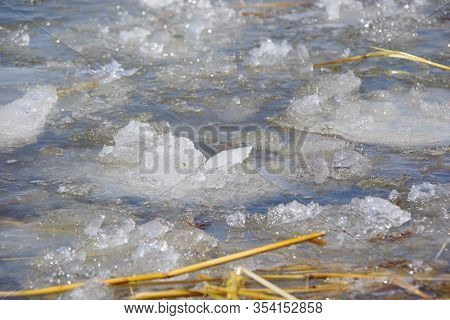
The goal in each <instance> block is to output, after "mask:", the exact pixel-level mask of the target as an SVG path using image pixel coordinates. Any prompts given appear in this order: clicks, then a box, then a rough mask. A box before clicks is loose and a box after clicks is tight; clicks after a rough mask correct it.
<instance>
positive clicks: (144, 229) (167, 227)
mask: <svg viewBox="0 0 450 320" xmlns="http://www.w3.org/2000/svg"><path fill="white" fill-rule="evenodd" d="M173 227H174V225H173V223H171V222H169V221H167V220H166V219H163V218H156V219H153V220H151V221H149V222H147V223H145V224H143V225H140V226H139V227H138V228H136V229H137V230H136V232H135V233H134V234H133V235H132V236H133V240H135V241H136V242H139V241H142V240H149V239H155V238H159V237H161V236H163V235H165V234H166V233H167V232H169V231H171V230H172V229H173Z"/></svg>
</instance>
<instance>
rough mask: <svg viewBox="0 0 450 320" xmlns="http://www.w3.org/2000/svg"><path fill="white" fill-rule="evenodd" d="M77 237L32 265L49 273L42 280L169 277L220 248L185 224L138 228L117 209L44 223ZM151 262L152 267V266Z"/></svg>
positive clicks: (159, 221) (157, 222)
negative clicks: (150, 274) (140, 275)
mask: <svg viewBox="0 0 450 320" xmlns="http://www.w3.org/2000/svg"><path fill="white" fill-rule="evenodd" d="M55 219H56V220H57V223H58V225H59V226H60V227H61V228H62V229H63V230H67V232H71V233H74V234H73V236H75V240H74V242H73V243H72V246H71V247H67V246H65V247H60V248H58V249H56V250H52V251H48V253H47V254H45V255H44V256H43V257H42V258H37V259H36V260H35V261H34V262H33V266H34V268H35V269H37V270H48V269H47V268H49V267H50V266H52V267H51V269H52V270H53V272H51V273H49V272H47V273H45V277H43V279H39V280H38V281H49V282H50V283H53V282H54V281H58V282H65V281H71V282H73V281H77V280H80V278H81V279H84V278H86V277H88V278H97V279H104V278H107V277H110V276H118V275H123V274H133V273H134V274H135V273H143V272H152V271H155V272H167V271H169V270H171V269H174V268H177V267H180V266H182V265H185V264H187V263H189V262H191V263H192V261H195V260H196V259H198V258H199V257H202V256H203V255H204V254H205V253H207V252H208V251H209V250H211V249H213V248H215V247H216V246H217V244H218V241H217V239H215V238H214V237H212V236H210V235H208V234H206V233H205V232H204V231H202V230H199V229H197V228H194V227H189V226H186V225H184V224H183V223H181V222H180V223H178V222H176V223H172V222H170V221H168V220H166V219H163V218H155V219H152V220H150V221H148V222H146V223H144V224H141V225H137V224H136V223H135V222H134V220H133V219H132V218H131V216H130V215H128V214H127V213H124V212H120V211H117V210H115V209H112V210H105V209H101V208H93V209H91V210H89V211H86V210H83V209H81V210H76V214H75V215H74V214H72V212H70V211H69V210H65V211H60V212H58V213H57V214H54V215H53V214H52V215H50V217H49V218H48V219H46V220H45V221H43V222H42V223H41V226H42V227H43V228H46V227H47V226H49V227H51V228H53V227H54V221H55ZM149 261H151V263H150V264H149Z"/></svg>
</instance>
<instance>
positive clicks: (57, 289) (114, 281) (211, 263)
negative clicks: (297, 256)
mask: <svg viewBox="0 0 450 320" xmlns="http://www.w3.org/2000/svg"><path fill="white" fill-rule="evenodd" d="M324 235H325V232H316V233H312V234H308V235H305V236H300V237H295V238H292V239H288V240H284V241H280V242H276V243H272V244H268V245H264V246H261V247H258V248H254V249H250V250H245V251H241V252H237V253H233V254H230V255H227V256H224V257H220V258H216V259H212V260H208V261H204V262H200V263H196V264H193V265H190V266H187V267H183V268H179V269H175V270H172V271H169V272H168V273H161V272H155V273H148V274H140V275H134V276H125V277H117V278H110V279H106V280H103V283H104V284H107V285H120V284H126V283H131V282H138V281H149V280H158V279H167V278H173V277H177V276H180V275H184V274H187V273H191V272H196V271H200V270H203V269H206V268H210V267H215V266H218V265H222V264H225V263H229V262H232V261H236V260H240V259H243V258H248V257H251V256H255V255H257V254H261V253H264V252H269V251H273V250H276V249H280V248H284V247H288V246H291V245H294V244H298V243H301V242H305V241H310V240H312V239H316V238H319V237H322V236H324ZM84 284H85V282H78V283H73V284H67V285H59V286H53V287H48V288H43V289H33V290H22V291H0V297H23V296H36V295H45V294H54V293H62V292H65V291H70V290H73V289H75V288H79V287H82V286H83V285H84Z"/></svg>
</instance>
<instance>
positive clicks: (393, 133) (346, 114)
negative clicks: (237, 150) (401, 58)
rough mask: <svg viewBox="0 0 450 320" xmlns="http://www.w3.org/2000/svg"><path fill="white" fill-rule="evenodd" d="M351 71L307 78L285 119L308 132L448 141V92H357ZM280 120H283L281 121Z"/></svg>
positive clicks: (378, 140)
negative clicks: (333, 75)
mask: <svg viewBox="0 0 450 320" xmlns="http://www.w3.org/2000/svg"><path fill="white" fill-rule="evenodd" d="M360 85H361V80H360V79H359V78H358V77H356V76H355V75H354V74H353V72H352V71H348V72H346V73H344V74H341V75H340V76H338V77H337V78H332V77H330V76H325V77H322V78H321V79H319V80H316V81H313V82H311V83H308V84H307V85H305V86H304V87H302V88H301V89H300V91H301V93H302V94H303V95H302V96H301V97H300V98H298V99H295V100H293V101H292V102H291V104H290V105H289V106H288V108H287V110H286V116H285V117H284V118H283V119H284V120H285V124H286V123H287V124H288V125H292V126H294V127H296V128H299V129H302V130H306V131H308V132H312V133H322V134H334V135H338V136H341V137H343V138H345V139H349V140H351V141H356V142H365V143H374V144H384V145H390V146H399V147H404V146H408V147H410V146H420V145H435V144H446V143H448V142H449V141H450V140H449V139H450V118H449V116H448V115H449V114H450V104H449V101H450V99H449V98H450V95H449V93H448V90H444V89H439V88H428V89H423V88H418V89H417V88H412V89H411V90H409V91H405V90H403V91H401V90H400V91H398V90H397V91H395V90H392V91H382V92H381V91H380V92H379V94H371V95H363V94H361V93H358V91H359V87H360ZM285 124H284V125H285Z"/></svg>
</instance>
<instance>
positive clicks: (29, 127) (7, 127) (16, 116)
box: [0, 85, 57, 147]
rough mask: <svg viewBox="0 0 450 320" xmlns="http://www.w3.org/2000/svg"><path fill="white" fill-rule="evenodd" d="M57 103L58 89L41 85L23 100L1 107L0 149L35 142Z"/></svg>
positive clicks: (28, 93) (27, 93)
mask: <svg viewBox="0 0 450 320" xmlns="http://www.w3.org/2000/svg"><path fill="white" fill-rule="evenodd" d="M56 101H57V95H56V88H55V87H54V86H52V85H40V86H35V87H33V88H31V89H30V90H29V91H28V92H26V93H25V95H24V96H23V97H22V98H20V99H17V100H15V101H13V102H11V103H9V104H7V105H5V106H3V107H0V147H2V146H3V147H4V146H20V145H24V144H28V143H33V142H35V141H36V137H37V136H38V135H39V133H41V131H42V129H43V128H44V126H45V123H46V118H47V115H48V114H49V113H50V111H51V109H52V108H53V107H54V106H55V103H56Z"/></svg>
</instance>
